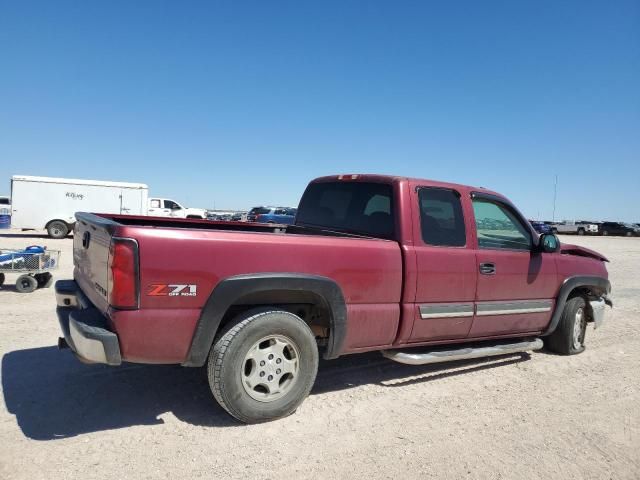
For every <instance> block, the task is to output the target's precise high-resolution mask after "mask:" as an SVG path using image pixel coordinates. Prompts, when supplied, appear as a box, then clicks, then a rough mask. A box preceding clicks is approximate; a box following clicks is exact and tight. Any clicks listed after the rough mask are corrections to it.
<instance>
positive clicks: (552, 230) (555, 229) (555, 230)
mask: <svg viewBox="0 0 640 480" xmlns="http://www.w3.org/2000/svg"><path fill="white" fill-rule="evenodd" d="M551 233H553V234H554V235H557V234H558V229H557V228H553V227H552V228H551Z"/></svg>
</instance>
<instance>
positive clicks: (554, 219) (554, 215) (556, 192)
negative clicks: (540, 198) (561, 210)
mask: <svg viewBox="0 0 640 480" xmlns="http://www.w3.org/2000/svg"><path fill="white" fill-rule="evenodd" d="M557 197H558V174H557V173H556V183H555V184H554V185H553V218H552V219H551V221H552V222H555V221H556V198H557Z"/></svg>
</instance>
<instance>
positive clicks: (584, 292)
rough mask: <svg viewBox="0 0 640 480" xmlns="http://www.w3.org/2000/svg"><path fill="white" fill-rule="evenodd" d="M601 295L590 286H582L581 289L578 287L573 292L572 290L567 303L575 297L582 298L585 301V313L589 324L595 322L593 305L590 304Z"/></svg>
mask: <svg viewBox="0 0 640 480" xmlns="http://www.w3.org/2000/svg"><path fill="white" fill-rule="evenodd" d="M598 296H599V295H598V294H597V293H596V292H594V291H593V290H592V289H591V288H590V287H588V286H580V287H576V288H574V289H573V290H571V293H570V294H569V297H568V298H567V301H569V300H571V299H572V298H575V297H582V298H583V299H584V302H585V311H586V313H587V321H588V322H592V321H593V309H592V308H591V304H590V303H589V301H590V300H592V299H594V298H596V297H598Z"/></svg>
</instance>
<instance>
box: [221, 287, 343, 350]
mask: <svg viewBox="0 0 640 480" xmlns="http://www.w3.org/2000/svg"><path fill="white" fill-rule="evenodd" d="M259 307H269V308H277V309H280V310H285V311H287V312H290V313H293V314H294V315H297V316H298V317H300V318H301V319H302V320H303V321H304V322H305V323H306V324H307V325H308V326H309V328H311V331H312V332H313V333H314V335H315V337H316V340H317V341H318V344H319V345H321V346H324V345H326V342H327V340H328V338H329V334H330V325H331V320H330V316H331V312H330V311H329V308H328V306H327V305H326V302H325V301H324V299H322V297H320V296H319V295H317V294H315V293H313V292H307V291H295V290H284V291H282V290H272V291H260V292H254V293H250V294H248V295H245V296H244V297H241V298H238V299H236V300H235V301H234V302H233V304H232V305H231V306H230V307H229V308H228V309H227V311H226V312H225V314H224V316H223V317H222V320H221V322H220V326H219V327H218V332H220V330H221V329H222V328H223V327H224V326H225V325H227V324H228V323H229V322H231V321H233V319H234V318H236V317H237V316H238V315H240V314H241V313H243V312H245V311H247V310H251V309H254V308H259Z"/></svg>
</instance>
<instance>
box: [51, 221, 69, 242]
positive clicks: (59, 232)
mask: <svg viewBox="0 0 640 480" xmlns="http://www.w3.org/2000/svg"><path fill="white" fill-rule="evenodd" d="M47 233H48V234H49V236H50V237H51V238H64V237H66V236H67V235H68V234H69V225H67V224H66V223H64V222H63V221H62V220H54V221H53V222H51V223H49V225H47Z"/></svg>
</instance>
